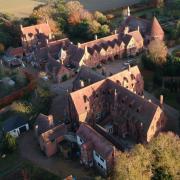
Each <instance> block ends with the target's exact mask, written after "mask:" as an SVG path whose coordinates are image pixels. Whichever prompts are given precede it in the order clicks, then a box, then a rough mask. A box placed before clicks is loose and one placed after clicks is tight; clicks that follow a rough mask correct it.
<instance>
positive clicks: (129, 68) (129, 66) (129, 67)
mask: <svg viewBox="0 0 180 180" xmlns="http://www.w3.org/2000/svg"><path fill="white" fill-rule="evenodd" d="M130 70H131V65H130V64H129V65H128V71H129V72H130Z"/></svg>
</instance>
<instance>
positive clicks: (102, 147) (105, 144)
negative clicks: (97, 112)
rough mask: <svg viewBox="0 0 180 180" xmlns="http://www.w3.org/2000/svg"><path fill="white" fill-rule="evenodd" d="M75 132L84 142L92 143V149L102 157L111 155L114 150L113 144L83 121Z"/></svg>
mask: <svg viewBox="0 0 180 180" xmlns="http://www.w3.org/2000/svg"><path fill="white" fill-rule="evenodd" d="M76 134H77V135H78V136H79V137H80V138H82V140H83V141H84V142H85V143H91V144H92V145H93V149H94V150H95V151H96V152H97V153H98V154H100V155H101V156H102V157H103V158H104V159H106V158H108V156H109V155H112V153H113V152H114V146H113V144H111V143H110V142H109V141H108V140H106V139H105V138H104V137H103V136H102V135H101V134H99V133H98V132H97V131H95V130H94V129H93V128H92V127H91V126H89V125H87V124H85V123H82V124H81V125H80V127H79V129H78V130H77V132H76Z"/></svg>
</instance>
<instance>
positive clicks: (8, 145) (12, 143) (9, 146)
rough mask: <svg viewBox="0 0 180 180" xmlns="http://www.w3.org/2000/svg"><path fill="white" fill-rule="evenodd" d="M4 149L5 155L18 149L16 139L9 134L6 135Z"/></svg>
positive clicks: (3, 141)
mask: <svg viewBox="0 0 180 180" xmlns="http://www.w3.org/2000/svg"><path fill="white" fill-rule="evenodd" d="M2 147H3V152H4V153H12V152H13V151H15V150H16V147H17V144H16V139H15V138H14V137H13V136H11V135H10V134H9V133H7V134H5V136H4V137H3V140H2Z"/></svg>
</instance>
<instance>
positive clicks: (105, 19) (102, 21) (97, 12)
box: [94, 11, 107, 24]
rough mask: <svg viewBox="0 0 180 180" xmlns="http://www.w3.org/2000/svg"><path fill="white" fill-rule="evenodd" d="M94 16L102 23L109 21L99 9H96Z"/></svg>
mask: <svg viewBox="0 0 180 180" xmlns="http://www.w3.org/2000/svg"><path fill="white" fill-rule="evenodd" d="M94 17H95V19H96V21H97V22H99V23H100V24H106V23H107V17H106V16H105V15H104V14H103V13H101V12H99V11H96V12H95V13H94Z"/></svg>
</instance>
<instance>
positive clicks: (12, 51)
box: [6, 47, 24, 56]
mask: <svg viewBox="0 0 180 180" xmlns="http://www.w3.org/2000/svg"><path fill="white" fill-rule="evenodd" d="M6 53H7V54H8V55H9V56H23V53H24V49H23V48H22V47H17V48H12V47H10V48H8V49H7V51H6Z"/></svg>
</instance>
